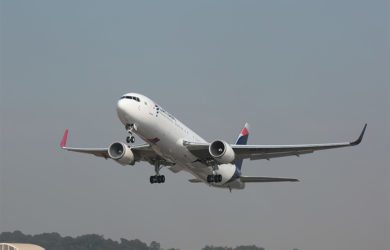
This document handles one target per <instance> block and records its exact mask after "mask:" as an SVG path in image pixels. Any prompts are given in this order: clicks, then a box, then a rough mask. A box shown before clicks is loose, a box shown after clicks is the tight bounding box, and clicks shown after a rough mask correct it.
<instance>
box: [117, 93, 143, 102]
mask: <svg viewBox="0 0 390 250" xmlns="http://www.w3.org/2000/svg"><path fill="white" fill-rule="evenodd" d="M121 99H132V100H134V101H137V102H140V99H139V98H138V97H135V96H129V95H124V96H122V97H121Z"/></svg>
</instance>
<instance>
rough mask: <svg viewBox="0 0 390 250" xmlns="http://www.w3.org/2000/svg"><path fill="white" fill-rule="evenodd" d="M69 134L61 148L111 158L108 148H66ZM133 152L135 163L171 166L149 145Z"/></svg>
mask: <svg viewBox="0 0 390 250" xmlns="http://www.w3.org/2000/svg"><path fill="white" fill-rule="evenodd" d="M68 132H69V130H68V129H67V130H66V131H65V134H64V137H63V138H62V141H61V148H62V149H65V150H68V151H72V152H78V153H84V154H91V155H95V156H98V157H104V158H106V159H108V158H110V156H109V155H108V148H72V147H67V146H66V141H67V139H68ZM130 148H131V151H132V152H133V154H134V158H135V161H147V162H149V163H151V164H153V163H154V161H155V160H156V159H158V160H160V164H161V165H166V166H170V165H171V164H169V163H168V162H165V161H164V160H163V159H160V156H159V155H157V154H156V152H154V151H153V149H152V148H151V147H150V145H149V144H142V145H137V146H132V147H130Z"/></svg>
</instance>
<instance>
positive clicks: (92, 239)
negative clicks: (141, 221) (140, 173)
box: [0, 231, 298, 250]
mask: <svg viewBox="0 0 390 250" xmlns="http://www.w3.org/2000/svg"><path fill="white" fill-rule="evenodd" d="M0 243H30V244H36V245H38V246H41V247H43V248H45V249H46V250H87V249H94V250H114V249H115V250H163V249H162V248H161V247H160V243H158V242H156V241H152V242H151V243H150V245H149V246H148V245H147V244H146V243H145V242H142V241H140V240H138V239H135V240H127V239H124V238H121V239H120V241H119V242H118V241H114V240H111V239H105V238H104V237H103V236H102V235H97V234H86V235H81V236H77V237H75V238H73V237H70V236H66V237H62V236H61V235H60V234H59V233H42V234H36V235H28V234H27V235H26V234H23V233H22V232H20V231H14V232H3V233H1V234H0ZM166 250H179V249H178V248H169V249H166ZM202 250H264V248H262V247H257V246H255V245H252V246H238V247H235V248H231V247H216V246H205V247H204V248H202ZM294 250H298V249H294Z"/></svg>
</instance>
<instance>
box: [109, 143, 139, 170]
mask: <svg viewBox="0 0 390 250" xmlns="http://www.w3.org/2000/svg"><path fill="white" fill-rule="evenodd" d="M108 155H109V156H110V157H111V159H113V160H115V161H117V162H118V163H119V164H121V165H122V166H125V165H134V163H135V159H134V154H133V152H132V151H131V149H130V148H129V147H128V146H127V145H126V144H124V143H122V142H114V143H113V144H111V145H110V146H109V147H108Z"/></svg>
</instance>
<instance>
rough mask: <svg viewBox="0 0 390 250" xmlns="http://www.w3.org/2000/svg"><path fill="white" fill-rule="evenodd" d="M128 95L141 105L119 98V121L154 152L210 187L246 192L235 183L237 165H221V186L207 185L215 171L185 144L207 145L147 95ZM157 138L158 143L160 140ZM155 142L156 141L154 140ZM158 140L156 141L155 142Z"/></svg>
mask: <svg viewBox="0 0 390 250" xmlns="http://www.w3.org/2000/svg"><path fill="white" fill-rule="evenodd" d="M125 96H135V97H138V98H139V99H140V101H139V102H137V101H136V100H132V99H120V100H119V101H118V105H117V113H118V117H119V119H120V121H121V122H122V123H123V124H124V125H126V124H134V130H133V132H134V133H135V134H136V135H138V136H139V137H141V138H142V139H143V140H145V141H146V142H148V143H149V144H150V145H151V147H152V149H153V150H154V151H155V152H156V153H157V154H158V155H159V156H160V157H162V158H163V159H165V160H166V161H168V162H172V163H174V164H175V167H179V168H182V170H183V171H186V172H188V173H190V174H192V175H193V176H195V177H196V178H197V179H199V180H201V181H202V182H204V183H206V184H207V185H211V186H214V187H222V188H230V189H243V188H244V187H245V184H244V183H243V182H241V181H240V179H239V178H238V179H234V180H232V177H233V175H234V173H235V171H236V166H235V165H234V164H221V165H218V169H216V170H215V173H216V174H220V175H222V181H221V182H220V183H212V184H210V183H208V182H207V176H208V175H211V174H213V169H212V168H211V167H209V166H207V165H205V164H203V163H201V162H199V161H198V162H197V161H196V160H197V157H196V156H194V155H193V154H191V153H190V152H189V151H188V150H187V148H186V147H185V146H184V145H183V141H184V140H186V141H191V142H206V141H205V140H204V139H203V138H202V137H200V136H199V135H197V134H196V133H195V132H193V131H192V130H191V129H189V128H188V127H187V126H185V125H184V124H183V123H181V122H180V121H179V120H178V119H176V118H175V117H174V116H173V115H171V114H169V113H168V112H167V111H165V110H164V109H163V108H161V107H160V106H159V105H157V104H156V103H155V102H153V101H152V100H151V99H149V98H148V97H146V96H143V95H140V94H136V93H128V94H126V95H125ZM156 138H158V139H159V140H158V141H157V139H156ZM153 139H155V140H154V141H153ZM156 141H157V142H156Z"/></svg>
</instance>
